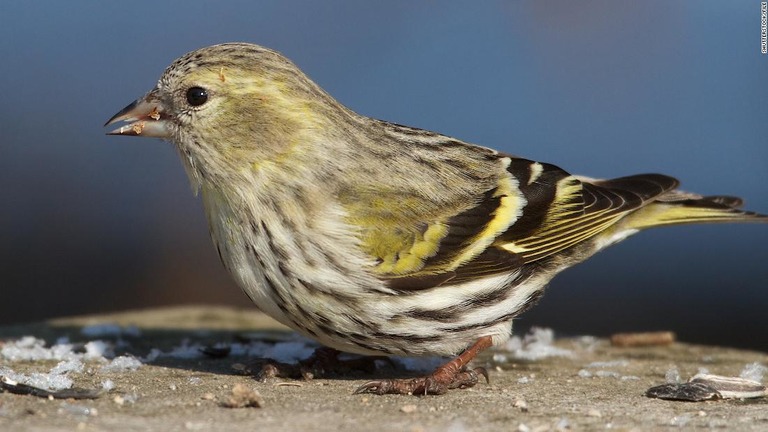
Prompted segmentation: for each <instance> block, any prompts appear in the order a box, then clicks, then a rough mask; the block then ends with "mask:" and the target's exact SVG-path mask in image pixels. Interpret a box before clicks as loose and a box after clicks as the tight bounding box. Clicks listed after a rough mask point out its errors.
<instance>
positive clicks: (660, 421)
mask: <svg viewBox="0 0 768 432" xmlns="http://www.w3.org/2000/svg"><path fill="white" fill-rule="evenodd" d="M97 323H116V324H119V325H123V326H128V325H135V326H137V328H138V331H136V329H131V330H130V331H127V332H126V333H127V334H123V335H120V336H119V338H120V339H122V340H123V343H118V344H117V346H119V348H116V351H117V352H118V354H120V353H123V352H126V353H129V354H132V355H134V356H136V357H139V358H144V363H145V364H144V365H142V366H140V367H138V369H135V370H130V369H119V368H118V369H117V370H113V371H109V370H105V369H101V368H102V367H103V361H102V363H100V362H96V361H89V360H83V362H84V364H85V369H84V370H83V371H82V372H79V373H72V374H70V376H71V378H72V379H73V380H74V383H75V386H76V387H85V388H101V387H102V386H103V384H102V383H103V382H104V381H105V380H111V383H112V384H113V388H112V389H111V390H109V391H108V392H104V394H102V395H101V397H99V398H98V399H94V400H60V399H45V398H40V397H35V396H28V395H15V394H11V393H0V430H3V431H6V430H7V431H69V430H86V431H163V432H170V431H185V430H204V431H208V430H222V431H238V430H244V431H245V430H248V431H252V430H259V431H264V430H274V431H295V430H318V431H334V432H338V431H358V430H369V431H377V430H384V431H452V432H460V431H475V430H477V431H497V430H498V431H510V430H512V431H514V430H521V431H526V430H532V431H536V430H606V429H610V430H622V431H623V430H627V431H630V430H672V429H675V430H679V429H680V427H681V426H683V427H684V428H685V429H688V428H692V429H693V428H702V429H703V428H713V429H719V430H745V431H750V430H754V431H758V430H761V431H766V430H768V400H766V398H762V399H753V400H747V401H739V400H720V401H708V402H698V403H691V402H671V401H664V400H658V399H650V398H647V397H645V396H644V393H645V391H646V390H647V389H648V388H649V387H651V386H654V385H659V384H663V383H664V382H665V380H666V379H667V378H665V376H666V375H668V372H669V371H670V370H671V369H674V368H677V370H678V371H679V373H680V375H681V376H682V377H683V378H684V379H687V378H689V377H690V376H691V375H694V374H695V373H696V372H697V371H698V370H699V369H700V368H706V369H708V370H709V372H711V373H715V374H720V375H729V376H738V375H739V373H740V372H741V371H742V369H744V367H745V365H747V364H749V363H754V362H758V363H762V364H763V365H766V364H768V355H767V354H766V353H760V352H750V351H738V350H732V349H726V348H718V347H707V346H693V345H687V344H682V343H677V344H674V345H671V346H663V347H652V348H616V347H611V346H610V345H609V344H608V343H607V342H605V341H601V340H592V339H588V338H586V339H585V338H580V339H563V340H558V341H557V342H556V343H555V346H556V347H557V348H561V349H564V350H568V351H569V352H570V353H571V354H570V356H565V357H558V356H553V357H547V358H543V359H538V360H519V359H515V357H514V355H513V353H511V352H506V351H495V352H491V353H488V355H487V356H485V357H483V358H482V359H481V360H480V361H478V362H476V364H481V365H486V366H488V369H489V371H490V376H491V384H485V383H481V384H478V385H477V386H476V387H474V388H472V389H466V390H455V391H451V392H450V393H448V394H446V395H443V396H426V397H414V396H373V395H353V394H352V391H353V390H354V389H355V388H356V387H357V386H358V385H360V384H362V383H363V382H365V381H367V380H369V379H374V378H381V377H393V376H412V375H413V374H414V372H412V371H407V370H404V369H402V368H393V367H391V366H387V365H384V366H383V367H382V368H381V369H380V370H379V371H378V372H376V373H374V374H373V375H368V374H365V373H363V372H350V373H349V374H346V375H345V376H342V377H336V378H333V379H315V380H313V381H292V380H273V381H271V382H268V383H261V382H257V381H255V380H254V379H253V378H252V377H251V376H249V375H248V374H247V373H245V372H247V370H248V369H249V368H251V365H252V364H254V363H253V362H254V361H255V360H254V359H252V358H249V357H246V356H232V355H230V356H227V357H223V358H210V357H207V356H203V357H201V356H195V355H194V353H192V354H190V353H189V352H187V353H186V354H184V352H183V350H181V351H179V353H181V354H180V355H178V356H172V355H166V356H157V357H156V358H155V359H154V360H149V359H147V357H146V356H147V355H148V353H149V352H150V350H151V349H152V348H159V349H160V350H163V352H166V353H167V352H171V350H172V348H173V347H178V346H179V345H180V344H181V343H182V341H183V340H184V339H187V340H188V344H187V346H189V345H190V344H194V342H197V341H200V342H201V343H205V344H210V343H214V342H222V341H224V342H226V341H231V340H233V338H234V337H235V336H236V335H238V334H243V332H253V331H254V330H264V329H280V327H279V325H277V324H275V323H274V322H273V321H271V320H270V319H268V318H266V317H264V316H263V315H261V314H259V313H256V312H252V311H242V310H235V309H227V308H202V307H189V308H172V309H156V310H148V311H139V312H126V313H121V314H113V315H104V316H92V317H77V318H71V319H63V320H56V321H52V322H48V323H41V324H34V325H24V326H14V327H4V328H0V340H3V341H5V345H6V346H7V345H8V344H9V343H13V341H15V340H17V339H18V338H19V337H21V336H25V335H32V336H35V337H37V338H41V339H45V340H46V342H47V343H48V344H49V345H50V344H53V343H54V341H56V339H57V338H59V337H62V336H67V337H69V338H70V340H71V341H72V342H76V341H84V342H85V341H91V340H94V339H101V340H106V341H110V340H112V341H113V342H114V340H115V339H116V338H117V337H118V336H115V335H111V336H109V335H107V336H102V337H95V336H93V335H91V336H86V335H84V334H83V333H82V332H81V328H82V327H83V326H86V325H93V324H97ZM258 334H261V335H267V336H265V338H266V339H270V338H274V339H275V340H280V338H281V337H284V336H285V335H284V334H282V333H280V332H277V333H270V332H262V333H258ZM185 355H187V357H191V358H183V357H184V356H185ZM150 358H151V357H150ZM58 363H59V362H58V361H57V360H12V359H8V358H3V357H0V368H3V367H5V368H6V370H8V369H11V370H13V371H15V372H17V373H24V374H31V373H33V372H42V373H46V372H48V371H50V370H51V368H53V367H55V366H56V365H57V364H58ZM238 384H241V385H245V386H246V388H247V389H253V390H256V391H257V392H258V393H259V394H260V395H261V398H262V399H263V402H262V406H261V407H248V408H225V407H223V406H222V402H223V401H226V400H227V399H228V398H229V397H230V396H231V394H232V389H233V388H234V387H235V386H236V385H238Z"/></svg>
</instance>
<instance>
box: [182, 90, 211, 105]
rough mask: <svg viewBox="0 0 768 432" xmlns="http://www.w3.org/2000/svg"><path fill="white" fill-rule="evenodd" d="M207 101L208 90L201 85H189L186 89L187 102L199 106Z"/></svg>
mask: <svg viewBox="0 0 768 432" xmlns="http://www.w3.org/2000/svg"><path fill="white" fill-rule="evenodd" d="M207 101H208V91H207V90H206V89H204V88H202V87H190V88H189V89H188V90H187V102H188V103H189V104H190V105H192V106H200V105H202V104H204V103H206V102H207Z"/></svg>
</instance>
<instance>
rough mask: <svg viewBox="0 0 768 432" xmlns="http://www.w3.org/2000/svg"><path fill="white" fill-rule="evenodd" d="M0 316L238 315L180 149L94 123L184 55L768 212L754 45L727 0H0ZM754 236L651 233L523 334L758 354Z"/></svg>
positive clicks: (591, 168)
mask: <svg viewBox="0 0 768 432" xmlns="http://www.w3.org/2000/svg"><path fill="white" fill-rule="evenodd" d="M0 17H2V21H3V25H2V26H0V55H1V58H2V62H0V78H2V79H0V95H1V97H2V103H1V104H0V185H2V203H1V204H0V292H1V293H2V301H1V302H0V323H12V322H22V321H31V320H38V319H43V318H48V317H54V316H61V315H70V314H81V313H93V312H102V311H109V310H120V309H125V308H136V307H149V306H155V305H167V304H179V303H210V304H214V303H226V304H238V305H249V301H248V300H247V299H246V297H245V296H244V295H243V294H241V293H240V291H239V289H238V288H237V287H236V286H235V285H234V284H233V283H232V282H231V281H230V280H229V278H228V276H227V275H226V274H225V273H224V270H223V268H222V267H221V265H220V264H219V261H218V258H217V257H216V254H215V252H214V250H213V248H212V247H211V244H210V240H209V239H208V234H207V226H206V222H205V220H204V216H203V212H202V210H201V205H200V203H199V201H198V200H197V199H196V198H194V197H193V195H192V194H191V193H190V188H189V186H188V184H187V179H186V177H185V174H184V172H183V170H182V167H181V164H180V162H179V161H178V160H177V157H176V154H175V151H174V149H173V148H172V147H171V146H170V145H168V144H167V143H163V142H160V141H157V140H147V139H144V140H138V139H124V138H120V137H108V136H105V135H104V133H105V129H103V128H102V124H103V123H104V121H105V120H106V119H108V118H109V117H110V116H111V115H112V114H114V113H115V112H117V111H118V110H119V109H121V108H122V107H124V106H125V105H126V104H128V103H129V102H131V101H133V100H134V99H135V98H137V97H138V96H141V95H142V94H144V93H145V92H146V91H148V90H149V89H151V88H152V87H153V86H154V83H155V81H156V79H157V78H158V77H159V75H160V73H162V71H163V69H164V68H165V67H166V66H167V65H168V64H169V63H170V62H171V61H172V60H174V59H175V58H177V57H179V56H180V55H182V54H184V53H185V52H187V51H190V50H193V49H196V48H199V47H202V46H206V45H211V44H214V43H220V42H226V41H248V42H254V43H259V44H262V45H266V46H268V47H271V48H274V49H277V50H279V51H282V52H283V53H284V54H286V55H287V56H288V57H289V58H291V59H292V60H293V61H294V62H295V63H297V64H298V65H299V66H300V67H301V68H302V69H303V70H304V71H305V72H306V73H307V74H308V75H309V76H310V77H312V78H313V79H314V80H316V81H317V82H318V83H319V84H320V85H321V86H322V87H324V88H325V89H326V90H327V91H329V92H330V93H331V94H332V95H334V96H335V97H336V98H338V99H339V101H341V102H342V103H344V104H346V105H347V106H349V107H351V108H352V109H354V110H356V111H358V112H360V113H363V114H366V115H369V116H373V117H378V118H382V119H386V120H390V121H395V122H398V123H403V124H408V125H413V126H418V127H422V128H427V129H432V130H436V131H440V132H443V133H446V134H449V135H452V136H455V137H458V138H461V139H464V140H468V141H471V142H476V143H480V144H483V145H486V146H491V147H495V148H498V149H501V150H504V151H507V152H510V153H513V154H517V155H521V156H525V157H528V158H532V159H537V160H542V161H547V162H551V163H555V164H558V165H560V166H562V167H563V168H565V169H567V170H569V171H571V172H574V173H578V174H583V175H590V176H593V177H613V176H622V175H626V174H631V173H639V172H663V173H668V174H671V175H674V176H677V177H679V178H681V179H682V180H683V186H684V188H686V189H689V190H692V191H697V192H701V193H705V194H734V195H740V196H742V197H744V198H745V199H746V201H747V205H748V207H749V208H750V209H753V210H758V211H762V212H768V56H766V55H762V54H760V3H759V1H757V0H754V1H753V0H748V1H747V0H740V1H725V0H711V1H704V0H699V1H670V0H654V1H640V0H634V1H616V0H604V1H579V2H574V1H533V0H531V1H515V2H511V1H504V2H470V1H466V2H436V1H424V2H413V1H389V2H377V3H376V4H374V3H373V2H353V1H323V2H316V1H309V0H307V1H290V2H289V1H270V2H264V1H262V2H255V1H240V2H199V1H186V0H185V1H175V2H144V1H132V2H129V3H124V2H123V3H116V2H61V1H48V2H43V1H40V2H0ZM767 259H768V226H766V225H746V226H745V225H719V226H687V227H676V228H664V229H659V230H653V231H649V232H645V233H643V234H641V235H639V236H636V237H633V238H632V239H630V240H628V241H627V242H624V243H622V244H620V245H618V246H615V247H613V248H612V249H610V250H608V251H606V252H603V253H601V254H599V255H598V256H596V257H594V258H593V259H591V260H589V261H588V262H586V263H585V264H582V265H580V266H578V267H576V268H573V269H571V270H569V271H567V272H565V273H564V274H562V275H561V276H560V277H558V278H556V279H555V281H554V282H553V283H552V285H551V287H550V288H549V289H548V293H547V295H546V296H545V297H544V300H543V301H542V302H541V304H540V305H539V306H538V307H536V308H534V309H533V310H531V311H530V312H528V313H527V314H526V315H525V316H524V317H523V318H522V319H521V320H520V322H519V324H518V329H522V328H525V327H528V326H530V325H542V326H552V327H553V328H555V330H557V331H558V332H559V333H560V334H574V335H575V334H597V335H607V334H610V333H612V332H617V331H641V330H642V331H644V330H674V331H676V332H677V333H678V334H679V335H680V338H681V339H683V340H686V341H693V342H702V343H713V344H723V345H730V346H742V347H751V348H756V349H762V350H768V331H766V328H768V319H767V318H766V309H767V307H768V286H766V285H768V266H766V260H767Z"/></svg>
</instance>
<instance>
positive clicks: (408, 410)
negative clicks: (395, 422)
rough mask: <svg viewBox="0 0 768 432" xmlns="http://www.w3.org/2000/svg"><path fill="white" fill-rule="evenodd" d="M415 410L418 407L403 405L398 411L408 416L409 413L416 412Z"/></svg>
mask: <svg viewBox="0 0 768 432" xmlns="http://www.w3.org/2000/svg"><path fill="white" fill-rule="evenodd" d="M417 409H418V407H417V406H416V405H403V406H401V407H400V411H402V412H404V413H406V414H410V413H413V412H416V410H417Z"/></svg>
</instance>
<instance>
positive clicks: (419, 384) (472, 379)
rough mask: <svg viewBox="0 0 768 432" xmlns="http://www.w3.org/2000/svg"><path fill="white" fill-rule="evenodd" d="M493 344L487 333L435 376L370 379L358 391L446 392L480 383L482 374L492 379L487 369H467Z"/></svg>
mask: <svg viewBox="0 0 768 432" xmlns="http://www.w3.org/2000/svg"><path fill="white" fill-rule="evenodd" d="M492 344H493V342H492V339H491V337H490V336H483V337H481V338H480V339H478V340H477V341H475V343H474V344H472V346H470V347H469V348H467V349H466V350H464V352H462V353H461V354H459V356H458V357H456V358H454V359H453V360H451V361H449V362H448V363H446V364H444V365H442V366H440V367H438V368H437V369H435V371H434V372H432V374H431V375H428V376H426V377H421V378H411V379H390V380H382V381H369V382H367V383H365V384H363V385H361V386H360V387H358V388H357V390H355V394H360V393H373V394H414V395H426V394H443V393H445V392H447V391H448V390H449V389H455V388H467V387H472V386H474V385H475V384H477V381H478V375H482V376H484V377H485V381H486V382H490V381H489V379H488V372H487V371H486V370H485V368H482V367H478V368H474V369H467V364H469V362H470V361H472V359H474V358H475V357H476V356H477V355H478V354H479V353H480V351H483V350H484V349H486V348H489V347H490V346H491V345H492Z"/></svg>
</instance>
